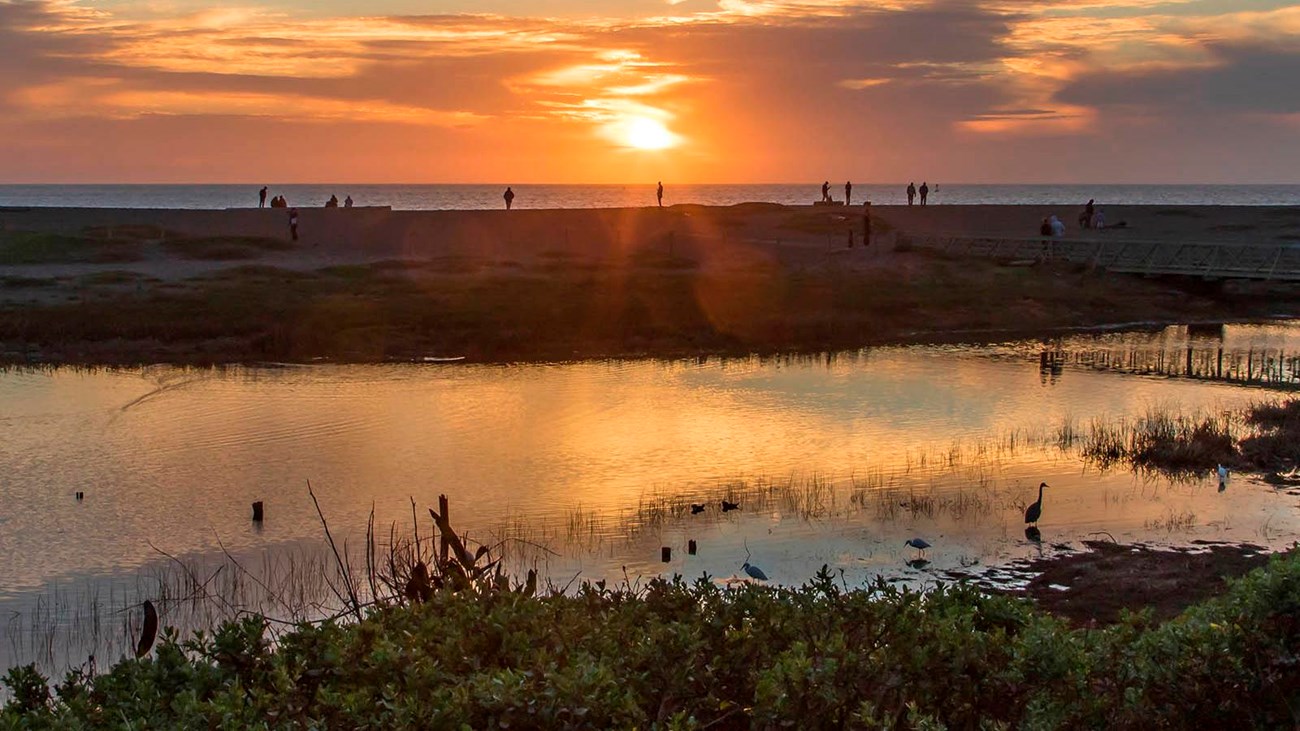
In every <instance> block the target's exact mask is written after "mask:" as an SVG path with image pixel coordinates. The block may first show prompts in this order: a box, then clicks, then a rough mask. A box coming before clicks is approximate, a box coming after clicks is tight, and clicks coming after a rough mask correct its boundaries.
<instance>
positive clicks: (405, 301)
mask: <svg viewBox="0 0 1300 731" xmlns="http://www.w3.org/2000/svg"><path fill="white" fill-rule="evenodd" d="M205 251H206V249H205ZM207 253H208V254H212V252H207ZM217 253H221V252H217ZM668 264H671V265H668ZM668 264H665V262H660V261H640V260H631V261H625V262H619V263H610V262H607V261H600V260H588V259H583V258H580V257H579V258H574V257H567V256H566V257H560V256H554V257H539V258H538V259H537V260H536V261H531V262H529V263H522V264H521V263H519V262H508V261H493V262H487V261H483V260H477V259H465V258H449V259H444V260H434V261H424V262H380V263H375V264H367V265H349V266H337V267H330V268H325V269H321V270H318V271H313V272H304V271H291V270H287V269H277V268H274V267H268V266H244V267H236V268H232V269H226V270H222V271H218V272H215V273H208V274H204V275H202V276H198V277H194V278H191V279H189V280H185V281H182V282H175V281H163V282H159V281H150V280H145V279H137V280H135V281H131V282H125V283H124V282H114V281H108V282H104V281H92V280H89V279H85V280H84V281H80V280H78V281H70V280H69V281H64V280H59V281H49V282H42V286H41V287H39V288H36V287H33V288H31V289H30V294H29V295H22V293H20V292H15V294H14V299H11V300H10V301H9V304H6V305H0V359H3V360H6V361H9V362H30V361H44V362H76V363H87V364H120V363H140V362H174V363H214V362H251V361H259V360H282V361H302V362H305V361H310V360H313V359H328V360H337V361H346V362H376V361H384V360H394V359H396V360H405V359H418V358H420V357H422V356H429V355H434V356H465V357H466V358H467V359H468V360H471V361H498V362H500V361H514V360H565V359H572V358H584V357H601V356H647V355H649V356H680V355H697V354H749V353H772V352H799V351H804V352H808V351H823V350H830V349H846V348H855V347H860V346H865V345H872V344H881V343H904V342H925V341H935V340H944V339H952V338H954V337H955V338H959V339H960V338H962V337H965V338H967V339H969V338H975V337H980V335H979V334H978V333H984V334H985V336H986V337H987V335H988V334H989V333H990V332H1001V333H1020V334H1034V333H1039V332H1046V331H1050V330H1053V329H1059V328H1070V327H1080V326H1091V325H1100V324H1108V323H1114V322H1122V321H1139V320H1141V321H1169V322H1173V321H1183V320H1186V319H1211V318H1231V317H1258V316H1264V315H1267V314H1272V313H1276V312H1278V311H1279V307H1282V306H1283V305H1285V302H1282V303H1279V301H1278V299H1277V297H1275V296H1274V297H1265V296H1259V297H1254V296H1244V295H1240V294H1238V295H1234V296H1233V297H1230V298H1222V299H1216V298H1215V297H1213V296H1211V295H1208V294H1202V295H1193V294H1189V293H1187V292H1185V291H1180V290H1178V289H1175V288H1171V287H1170V286H1169V285H1167V284H1164V283H1160V282H1155V281H1149V280H1142V279H1138V278H1130V277H1118V276H1106V275H1102V274H1096V273H1089V272H1086V271H1083V270H1082V269H1076V268H1068V267H1067V268H1053V267H1035V268H1022V267H1004V266H999V265H997V264H995V263H991V262H986V261H974V260H961V261H958V260H949V259H944V258H941V257H935V256H931V255H927V254H922V253H911V254H898V255H896V256H895V260H894V261H893V263H891V264H890V265H888V266H883V265H882V266H880V267H877V268H870V267H868V268H860V269H854V268H843V269H837V268H835V267H833V266H831V267H817V268H806V269H805V268H799V267H790V266H784V265H781V264H778V263H758V264H756V265H755V266H754V267H752V268H750V269H727V270H715V269H709V268H704V267H697V266H695V263H694V262H691V261H689V260H681V259H680V258H679V259H674V260H673V261H672V262H668ZM21 296H27V297H28V300H27V301H20V298H21ZM963 333H964V334H965V335H963Z"/></svg>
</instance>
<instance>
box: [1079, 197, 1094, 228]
mask: <svg viewBox="0 0 1300 731" xmlns="http://www.w3.org/2000/svg"><path fill="white" fill-rule="evenodd" d="M1096 207H1097V199H1096V198H1089V199H1088V205H1086V206H1084V207H1083V213H1080V214H1079V228H1092V214H1093V211H1095V210H1096Z"/></svg>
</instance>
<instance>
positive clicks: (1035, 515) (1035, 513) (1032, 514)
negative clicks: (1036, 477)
mask: <svg viewBox="0 0 1300 731" xmlns="http://www.w3.org/2000/svg"><path fill="white" fill-rule="evenodd" d="M1047 486H1048V485H1047V483H1046V482H1040V483H1038V500H1037V501H1036V502H1035V503H1033V504H1032V505H1030V506H1029V507H1027V508H1025V523H1026V524H1029V523H1037V522H1038V519H1039V518H1041V517H1043V488H1044V487H1047Z"/></svg>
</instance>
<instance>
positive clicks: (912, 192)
mask: <svg viewBox="0 0 1300 731" xmlns="http://www.w3.org/2000/svg"><path fill="white" fill-rule="evenodd" d="M915 199H916V183H908V184H907V205H909V206H910V205H912V201H913V200H915Z"/></svg>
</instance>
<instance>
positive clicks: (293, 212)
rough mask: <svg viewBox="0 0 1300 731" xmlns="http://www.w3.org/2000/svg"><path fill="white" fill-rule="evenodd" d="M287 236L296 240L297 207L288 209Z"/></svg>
mask: <svg viewBox="0 0 1300 731" xmlns="http://www.w3.org/2000/svg"><path fill="white" fill-rule="evenodd" d="M289 236H291V237H293V240H294V241H297V240H298V209H297V208H290V209H289Z"/></svg>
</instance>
